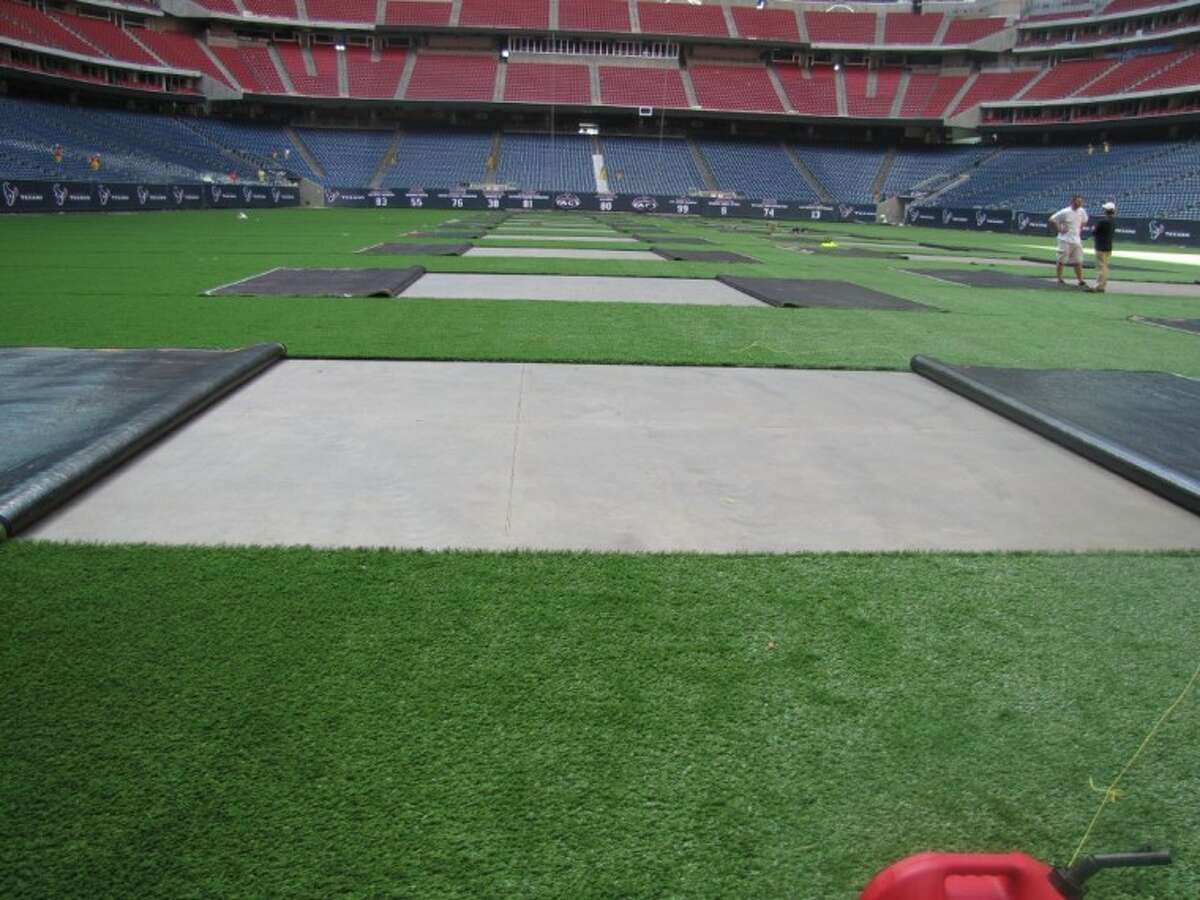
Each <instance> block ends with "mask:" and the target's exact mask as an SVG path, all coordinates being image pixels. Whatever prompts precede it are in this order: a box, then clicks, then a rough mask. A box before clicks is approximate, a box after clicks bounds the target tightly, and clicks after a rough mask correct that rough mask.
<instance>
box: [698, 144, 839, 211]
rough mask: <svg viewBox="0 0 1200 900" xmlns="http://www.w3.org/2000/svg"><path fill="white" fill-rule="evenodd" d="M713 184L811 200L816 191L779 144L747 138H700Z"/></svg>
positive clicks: (754, 193) (753, 193) (750, 192)
mask: <svg viewBox="0 0 1200 900" xmlns="http://www.w3.org/2000/svg"><path fill="white" fill-rule="evenodd" d="M699 144H700V151H701V152H702V153H703V154H704V158H705V159H706V160H708V165H709V168H710V169H712V173H713V177H715V178H716V179H717V187H719V188H721V189H722V190H728V191H738V192H739V193H742V194H745V195H746V196H748V197H771V198H774V199H776V200H798V201H801V202H803V203H815V202H817V200H818V197H817V195H816V192H814V191H813V189H812V188H811V187H810V186H809V184H808V182H807V181H805V180H804V176H803V175H801V174H800V170H799V169H797V168H796V164H795V163H793V162H792V160H791V158H790V157H789V156H788V155H787V151H785V150H784V148H783V146H782V145H781V144H769V143H762V142H751V141H700V142H699Z"/></svg>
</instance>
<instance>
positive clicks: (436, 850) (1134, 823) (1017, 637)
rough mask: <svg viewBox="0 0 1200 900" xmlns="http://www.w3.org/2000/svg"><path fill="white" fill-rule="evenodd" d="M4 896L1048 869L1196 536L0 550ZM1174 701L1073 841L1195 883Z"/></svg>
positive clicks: (1142, 672)
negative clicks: (700, 547)
mask: <svg viewBox="0 0 1200 900" xmlns="http://www.w3.org/2000/svg"><path fill="white" fill-rule="evenodd" d="M0 564H2V565H3V567H4V572H5V577H4V580H5V585H6V588H5V590H4V591H3V592H0V604H2V609H3V617H2V621H3V627H2V630H0V683H3V684H4V685H5V689H4V691H3V692H0V735H2V737H0V752H2V755H3V760H2V763H0V771H2V772H3V776H0V781H2V784H3V799H4V807H3V808H4V816H3V822H4V840H3V841H2V842H0V871H3V873H4V874H3V884H4V892H5V893H6V894H8V895H10V896H17V895H23V896H47V897H50V896H53V897H61V896H84V895H86V896H112V897H144V896H200V895H215V896H276V895H293V896H295V895H303V896H312V897H328V896H334V895H343V894H344V895H353V896H408V897H459V896H461V897H477V896H506V897H549V896H554V897H577V896H578V897H599V896H606V897H661V896H696V897H800V898H822V900H830V898H851V897H854V896H856V892H857V891H858V890H860V889H861V888H862V887H863V885H864V884H865V882H866V881H867V880H868V879H869V877H870V876H871V874H872V873H873V872H874V871H876V870H878V869H880V868H882V867H883V866H885V865H886V864H887V863H889V862H891V861H893V860H895V859H897V858H900V857H903V856H905V855H906V854H909V853H912V852H915V851H918V850H922V849H926V848H939V849H944V850H961V851H967V850H997V851H998V850H1011V849H1021V850H1024V851H1027V852H1029V853H1032V854H1033V855H1035V856H1037V857H1039V858H1045V859H1050V860H1057V861H1063V860H1065V859H1066V858H1067V857H1068V856H1069V855H1070V853H1071V851H1072V850H1073V848H1074V845H1075V843H1076V842H1077V841H1078V839H1079V838H1080V836H1081V835H1082V833H1083V831H1084V828H1085V827H1086V825H1087V822H1088V820H1089V818H1090V817H1091V815H1092V813H1093V810H1094V808H1095V804H1096V803H1097V801H1098V799H1099V795H1097V794H1096V793H1094V792H1093V791H1092V789H1091V788H1090V787H1089V779H1092V780H1094V781H1095V782H1096V783H1098V784H1107V783H1108V781H1109V780H1110V779H1111V778H1112V777H1113V776H1114V775H1115V774H1116V772H1117V771H1118V770H1119V769H1120V768H1121V766H1122V764H1123V763H1124V762H1125V761H1126V759H1127V758H1128V757H1129V756H1130V755H1131V754H1132V752H1133V751H1134V749H1135V748H1136V747H1137V745H1138V743H1139V742H1140V741H1141V739H1142V738H1143V736H1144V735H1145V734H1146V733H1147V731H1148V730H1149V729H1150V727H1151V726H1152V725H1153V723H1154V721H1155V719H1156V718H1157V717H1158V715H1159V714H1160V712H1161V711H1162V710H1163V709H1165V708H1166V707H1167V705H1168V704H1169V703H1170V702H1171V700H1172V699H1173V698H1174V697H1175V696H1176V695H1177V694H1178V692H1179V691H1180V690H1181V688H1182V687H1183V685H1184V684H1185V683H1186V681H1187V679H1188V677H1189V675H1190V674H1191V673H1192V671H1193V670H1194V669H1195V666H1196V663H1197V647H1198V646H1200V608H1198V607H1197V606H1196V603H1195V585H1196V583H1197V580H1198V579H1200V557H1197V556H1195V555H1157V556H1150V555H1146V556H1142V555H1086V556H1024V555H1016V556H986V555H983V556H980V555H941V556H925V555H900V556H887V555H883V556H853V555H843V556H808V555H803V556H794V557H756V556H734V557H723V556H707V557H701V556H640V557H627V556H608V555H560V554H539V555H532V554H499V555H495V554H423V553H390V552H371V551H345V552H315V551H310V550H299V549H298V550H250V549H244V550H236V549H220V550H200V549H178V548H176V549H166V548H148V547H124V546H113V547H85V546H55V545H45V544H27V543H22V542H17V543H10V544H9V545H7V546H5V547H3V548H0ZM1196 705H1197V698H1196V697H1194V696H1193V697H1191V698H1190V699H1189V700H1187V701H1186V702H1185V703H1183V704H1182V705H1181V707H1180V708H1179V710H1178V711H1177V714H1176V716H1175V717H1174V719H1173V720H1172V721H1171V722H1170V723H1169V724H1168V726H1167V727H1166V728H1165V729H1164V730H1163V732H1162V733H1161V735H1160V737H1159V738H1158V739H1157V740H1156V741H1155V742H1154V743H1153V744H1152V745H1151V746H1150V747H1149V749H1148V750H1147V751H1146V753H1145V755H1144V756H1143V758H1142V759H1141V761H1140V763H1139V764H1138V766H1137V767H1136V768H1135V769H1134V770H1133V771H1132V772H1130V773H1129V775H1128V776H1126V779H1125V781H1124V782H1123V789H1124V791H1125V795H1124V797H1123V799H1121V801H1120V802H1119V803H1117V804H1116V805H1115V806H1114V807H1112V808H1111V809H1110V810H1109V811H1108V812H1107V814H1106V816H1105V817H1104V818H1103V819H1102V820H1101V822H1100V825H1099V827H1098V829H1097V831H1096V833H1095V835H1094V838H1093V841H1092V843H1091V845H1090V848H1089V849H1091V850H1094V851H1099V850H1125V849H1132V848H1135V847H1138V846H1141V845H1142V844H1143V843H1145V842H1150V843H1152V844H1154V845H1155V846H1156V847H1170V848H1173V849H1174V850H1175V852H1176V854H1177V858H1178V861H1177V863H1176V865H1175V866H1174V867H1173V868H1171V869H1169V870H1153V871H1142V872H1122V873H1114V874H1106V875H1103V876H1100V877H1099V878H1097V879H1096V881H1095V882H1094V891H1093V893H1092V894H1091V895H1090V896H1092V897H1095V898H1096V900H1114V898H1135V897H1136V898H1144V897H1159V898H1179V900H1183V898H1192V897H1195V896H1196V895H1197V892H1200V865H1198V863H1197V860H1198V858H1200V828H1198V827H1197V825H1198V820H1197V818H1196V809H1197V806H1196V798H1197V796H1200V768H1198V767H1197V766H1196V747H1197V746H1200V715H1198V712H1200V711H1198V710H1197V708H1196Z"/></svg>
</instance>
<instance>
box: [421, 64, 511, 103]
mask: <svg viewBox="0 0 1200 900" xmlns="http://www.w3.org/2000/svg"><path fill="white" fill-rule="evenodd" d="M495 91H496V58H495V57H494V56H492V55H491V54H487V55H483V54H465V53H419V54H417V62H416V65H415V66H414V67H413V73H412V78H411V79H410V80H409V82H408V91H407V93H406V94H405V97H406V98H407V99H409V100H474V101H485V102H489V103H490V102H491V100H492V97H493V95H494V94H495Z"/></svg>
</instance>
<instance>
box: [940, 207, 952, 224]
mask: <svg viewBox="0 0 1200 900" xmlns="http://www.w3.org/2000/svg"><path fill="white" fill-rule="evenodd" d="M953 221H954V213H953V212H951V211H950V210H948V209H943V210H942V224H943V225H949V224H950V223H951V222H953Z"/></svg>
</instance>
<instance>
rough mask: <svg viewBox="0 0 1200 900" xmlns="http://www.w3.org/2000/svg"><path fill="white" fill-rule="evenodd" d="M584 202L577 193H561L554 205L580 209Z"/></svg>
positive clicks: (561, 207) (562, 207)
mask: <svg viewBox="0 0 1200 900" xmlns="http://www.w3.org/2000/svg"><path fill="white" fill-rule="evenodd" d="M582 202H583V201H581V200H580V199H579V197H578V196H576V195H575V194H559V195H558V196H557V197H555V198H554V205H555V206H557V207H558V208H559V209H578V208H579V205H580V204H581V203H582Z"/></svg>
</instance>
